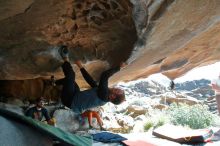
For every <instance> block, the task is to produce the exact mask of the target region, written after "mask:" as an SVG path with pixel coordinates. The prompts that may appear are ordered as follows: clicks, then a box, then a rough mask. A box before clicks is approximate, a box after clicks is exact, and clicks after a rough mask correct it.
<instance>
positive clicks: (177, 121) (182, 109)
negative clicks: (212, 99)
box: [168, 104, 213, 129]
mask: <svg viewBox="0 0 220 146" xmlns="http://www.w3.org/2000/svg"><path fill="white" fill-rule="evenodd" d="M168 115H169V116H170V121H171V123H173V124H174V125H182V126H189V127H190V128H192V129H200V128H206V127H208V126H210V125H211V124H212V122H213V114H212V113H211V112H210V111H208V107H207V106H204V105H201V104H196V105H193V106H189V105H186V104H179V105H177V104H172V105H171V106H170V108H169V110H168Z"/></svg>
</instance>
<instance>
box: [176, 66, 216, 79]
mask: <svg viewBox="0 0 220 146" xmlns="http://www.w3.org/2000/svg"><path fill="white" fill-rule="evenodd" d="M219 73H220V62H217V63H215V64H212V65H208V66H203V67H199V68H195V69H193V70H191V71H189V72H188V73H186V74H185V75H184V76H182V77H180V78H177V79H175V82H185V81H192V80H199V79H209V80H213V79H216V78H218V76H219Z"/></svg>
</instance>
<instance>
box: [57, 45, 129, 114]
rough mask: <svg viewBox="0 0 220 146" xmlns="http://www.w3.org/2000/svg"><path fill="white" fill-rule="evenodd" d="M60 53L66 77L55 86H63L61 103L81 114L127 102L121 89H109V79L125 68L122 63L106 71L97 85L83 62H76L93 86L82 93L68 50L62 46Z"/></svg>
mask: <svg viewBox="0 0 220 146" xmlns="http://www.w3.org/2000/svg"><path fill="white" fill-rule="evenodd" d="M59 53H60V55H61V57H62V59H63V61H64V62H63V64H62V70H63V73H64V76H65V77H64V78H63V79H60V80H57V81H55V84H56V85H63V87H62V91H61V101H62V103H63V104H64V105H65V106H67V107H68V108H70V109H72V110H73V112H75V113H78V114H81V113H83V112H84V111H86V110H88V109H91V108H94V107H98V106H102V105H104V104H106V103H107V102H111V103H113V104H116V105H118V104H121V103H122V102H123V101H125V93H124V91H123V90H121V89H119V88H108V79H109V78H110V77H111V76H112V75H113V74H114V73H116V72H117V71H119V70H120V68H121V67H124V65H125V64H124V63H122V64H121V66H117V67H115V68H111V69H109V70H106V71H104V72H103V73H102V74H101V78H100V82H99V84H97V83H96V82H95V81H94V80H93V78H92V77H91V76H90V75H89V73H88V72H87V71H86V70H85V68H84V67H83V66H82V64H81V62H80V61H79V60H78V61H75V64H76V65H77V66H78V67H79V69H80V71H81V73H82V75H83V77H84V79H85V80H86V81H87V83H88V84H89V85H90V86H91V88H90V89H88V90H84V91H80V89H79V86H78V84H77V83H76V82H75V72H74V70H73V68H72V66H71V64H70V62H69V58H68V48H67V47H66V46H61V47H60V48H59Z"/></svg>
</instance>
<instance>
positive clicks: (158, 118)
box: [144, 111, 169, 131]
mask: <svg viewBox="0 0 220 146" xmlns="http://www.w3.org/2000/svg"><path fill="white" fill-rule="evenodd" d="M148 119H149V120H148V121H147V122H146V123H145V124H144V131H148V130H149V129H151V128H153V129H155V128H157V127H160V126H162V125H164V124H165V123H168V121H169V119H167V117H166V115H165V113H164V112H162V111H155V112H154V113H153V114H152V115H151V116H149V117H148Z"/></svg>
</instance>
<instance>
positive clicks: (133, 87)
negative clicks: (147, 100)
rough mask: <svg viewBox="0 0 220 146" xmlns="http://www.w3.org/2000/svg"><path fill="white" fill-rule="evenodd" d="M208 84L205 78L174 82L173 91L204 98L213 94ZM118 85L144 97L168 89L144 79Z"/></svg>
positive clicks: (156, 82) (167, 90)
mask: <svg viewBox="0 0 220 146" xmlns="http://www.w3.org/2000/svg"><path fill="white" fill-rule="evenodd" d="M210 84H211V82H210V80H206V79H201V80H194V81H187V82H184V83H176V84H175V88H174V91H177V92H180V93H184V94H186V95H188V96H192V97H194V98H197V99H199V100H204V99H207V98H208V97H210V96H213V95H214V91H213V90H212V89H211V87H210ZM119 86H120V87H121V88H123V89H124V90H125V91H126V92H127V94H129V95H130V94H133V93H135V94H138V95H140V96H146V97H150V96H153V95H159V94H163V93H166V92H169V91H170V90H169V89H168V87H165V86H163V85H162V84H160V83H159V82H158V81H155V80H145V81H140V82H137V83H134V84H129V83H127V84H123V85H119Z"/></svg>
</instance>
